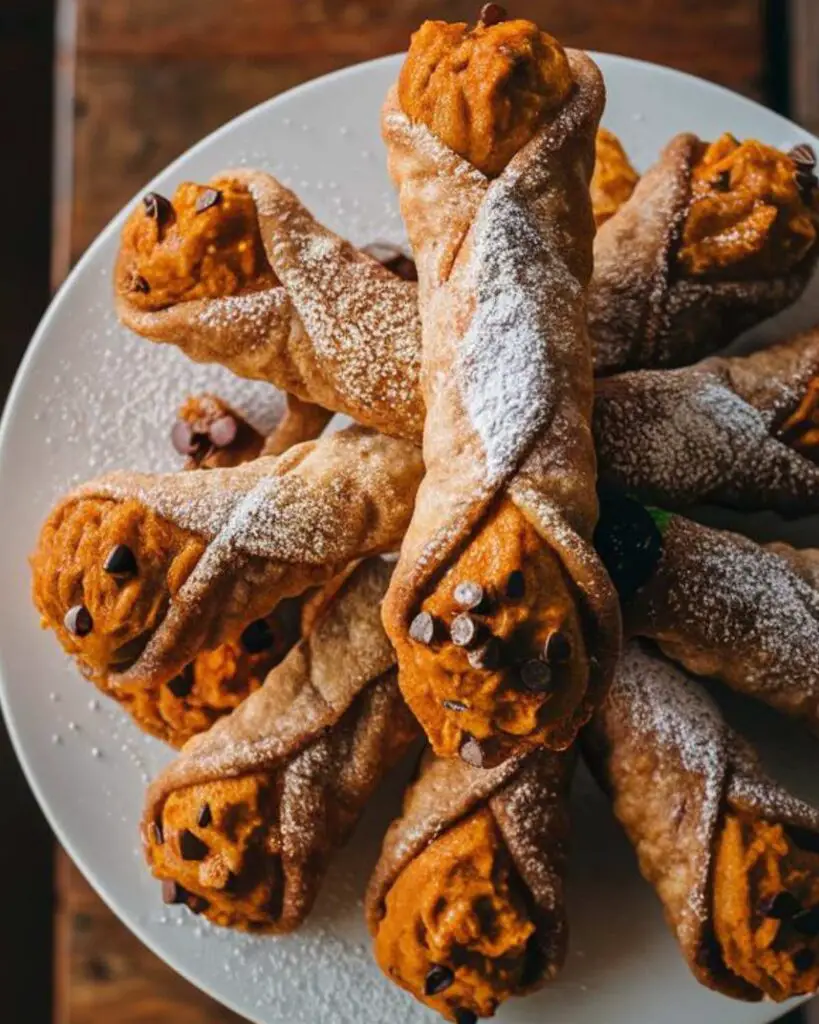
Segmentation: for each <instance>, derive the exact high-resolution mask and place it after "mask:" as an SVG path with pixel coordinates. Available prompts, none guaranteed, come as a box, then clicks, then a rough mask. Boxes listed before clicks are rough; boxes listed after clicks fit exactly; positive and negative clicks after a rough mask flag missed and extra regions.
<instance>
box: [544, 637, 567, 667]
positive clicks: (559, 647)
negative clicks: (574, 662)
mask: <svg viewBox="0 0 819 1024" xmlns="http://www.w3.org/2000/svg"><path fill="white" fill-rule="evenodd" d="M571 653H572V645H571V644H570V643H569V638H568V637H567V636H566V634H565V633H561V632H560V631H558V632H556V633H550V634H549V637H548V639H547V640H546V643H545V644H544V645H543V657H544V658H545V659H546V661H548V663H549V664H550V665H562V664H563V663H564V662H566V661H568V660H569V658H570V657H571Z"/></svg>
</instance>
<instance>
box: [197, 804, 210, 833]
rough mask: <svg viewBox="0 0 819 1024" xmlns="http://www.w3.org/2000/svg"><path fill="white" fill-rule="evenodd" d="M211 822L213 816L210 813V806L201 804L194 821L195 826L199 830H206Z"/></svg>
mask: <svg viewBox="0 0 819 1024" xmlns="http://www.w3.org/2000/svg"><path fill="white" fill-rule="evenodd" d="M212 821H213V815H212V814H211V812H210V804H202V806H201V808H200V809H199V817H198V818H197V819H196V824H197V825H198V826H199V828H207V827H208V825H210V823H211V822H212Z"/></svg>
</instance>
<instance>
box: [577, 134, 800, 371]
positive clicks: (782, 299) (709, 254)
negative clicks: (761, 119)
mask: <svg viewBox="0 0 819 1024" xmlns="http://www.w3.org/2000/svg"><path fill="white" fill-rule="evenodd" d="M815 162H816V158H815V155H814V154H813V151H812V150H811V149H810V147H809V146H807V145H801V146H798V147H796V148H795V149H793V150H791V151H790V152H788V153H783V152H780V151H779V150H777V149H774V148H773V147H771V146H766V145H764V144H763V143H761V142H757V141H755V140H748V141H746V142H739V141H738V140H737V139H735V138H734V137H733V136H732V135H728V134H726V135H723V136H721V137H720V138H719V139H718V140H717V141H716V142H714V143H711V144H710V145H709V144H708V143H705V142H702V141H700V140H699V139H698V138H697V137H696V136H695V135H690V134H683V135H678V136H676V137H675V138H674V139H672V140H671V142H670V143H669V144H668V145H667V146H666V148H665V149H664V150H663V152H662V154H661V155H660V158H659V160H658V161H657V163H656V164H654V166H653V167H651V168H650V169H649V170H648V171H647V172H646V173H645V174H644V175H643V177H642V178H641V179H640V181H639V183H638V184H637V186H636V188H635V189H634V192H633V193H632V196H631V198H630V199H629V200H628V201H627V202H626V203H624V204H623V206H622V207H621V208H620V209H619V211H618V212H617V213H616V214H615V215H614V216H613V217H611V218H610V219H609V220H608V221H607V222H606V223H605V224H603V225H602V227H601V228H600V231H599V232H598V234H597V237H596V239H595V243H594V278H593V281H592V285H591V288H590V289H589V331H590V332H591V335H592V337H593V339H594V344H595V368H596V372H597V373H599V374H604V375H605V374H608V373H615V372H618V371H622V370H628V369H637V368H640V367H667V366H682V365H688V364H690V363H693V362H695V361H696V360H697V359H700V358H702V357H703V356H705V355H708V354H709V353H710V352H714V351H716V350H717V349H720V348H722V347H723V346H725V345H727V344H728V343H729V342H731V341H733V339H734V338H736V337H737V336H738V335H739V334H741V333H742V332H743V331H745V330H747V329H748V328H750V327H752V326H753V325H754V324H756V323H759V322H760V321H761V320H765V319H767V318H768V317H770V316H773V315H774V314H775V313H778V312H779V311H780V310H782V309H784V308H785V307H786V306H789V305H790V304H791V303H792V302H794V301H795V300H796V299H797V298H798V297H799V295H800V294H801V293H802V291H803V289H804V287H805V285H806V284H807V282H808V280H809V278H810V276H811V274H812V272H813V267H814V264H815V261H816V253H817V245H816V236H817V216H819V202H817V190H816V183H817V182H816V177H815V175H814V173H813V171H814V166H815Z"/></svg>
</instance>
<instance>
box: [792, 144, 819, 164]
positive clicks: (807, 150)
mask: <svg viewBox="0 0 819 1024" xmlns="http://www.w3.org/2000/svg"><path fill="white" fill-rule="evenodd" d="M788 156H789V157H790V158H791V160H792V161H793V162H794V163H795V164H796V166H797V167H800V168H805V169H806V170H808V171H812V170H813V169H814V167H815V166H816V153H815V151H814V149H813V146H810V145H808V143H807V142H800V143H799V145H798V146H794V147H793V149H789V150H788Z"/></svg>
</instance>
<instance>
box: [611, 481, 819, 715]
mask: <svg viewBox="0 0 819 1024" xmlns="http://www.w3.org/2000/svg"><path fill="white" fill-rule="evenodd" d="M602 508H603V512H602V516H601V520H600V525H599V527H598V531H597V536H596V542H597V546H598V550H600V552H601V555H602V556H603V559H604V561H605V562H606V565H607V567H608V569H609V571H610V573H611V575H612V578H613V580H614V582H615V584H616V585H617V587H618V590H619V591H620V594H621V598H622V601H623V628H624V632H625V633H626V635H627V636H637V637H647V638H650V639H652V640H655V641H656V642H657V643H658V645H659V646H660V648H661V649H662V650H663V651H664V652H665V654H667V655H668V657H670V658H672V659H673V660H674V661H676V662H678V663H679V664H681V665H683V666H684V667H685V668H686V669H688V670H689V671H690V672H693V673H695V674H696V675H701V676H709V677H713V678H715V679H719V680H720V681H721V682H723V683H725V684H727V685H728V686H730V687H731V688H732V689H734V690H737V691H738V692H740V693H744V694H746V695H747V696H749V697H753V698H754V699H756V700H759V701H762V702H763V703H765V704H769V705H770V706H771V707H773V708H776V709H777V710H778V711H780V712H782V713H783V714H785V715H787V716H789V717H791V718H794V719H796V720H798V721H802V722H803V723H805V724H806V725H807V726H808V727H809V728H810V729H812V730H813V731H817V730H819V714H818V713H817V708H818V707H819V669H818V668H817V664H816V650H817V645H818V644H819V589H818V588H817V582H819V552H817V551H816V550H812V549H805V550H798V551H797V550H795V549H794V548H791V547H789V546H788V545H786V544H780V543H777V544H771V545H767V546H765V545H760V544H757V543H755V542H754V541H752V540H749V539H748V538H746V537H741V536H740V535H739V534H736V533H731V532H729V531H727V530H715V529H711V528H710V527H707V526H702V525H701V524H699V523H695V522H693V521H691V520H689V519H685V518H683V517H682V516H679V515H671V514H669V513H666V512H661V511H659V510H657V509H652V510H649V509H646V508H644V507H643V506H642V505H640V504H638V503H637V502H634V501H631V500H630V499H622V498H621V499H618V500H614V499H609V500H607V501H606V502H604V503H603V506H602Z"/></svg>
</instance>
